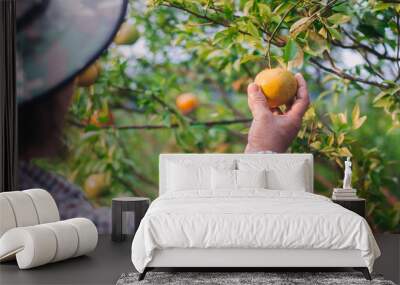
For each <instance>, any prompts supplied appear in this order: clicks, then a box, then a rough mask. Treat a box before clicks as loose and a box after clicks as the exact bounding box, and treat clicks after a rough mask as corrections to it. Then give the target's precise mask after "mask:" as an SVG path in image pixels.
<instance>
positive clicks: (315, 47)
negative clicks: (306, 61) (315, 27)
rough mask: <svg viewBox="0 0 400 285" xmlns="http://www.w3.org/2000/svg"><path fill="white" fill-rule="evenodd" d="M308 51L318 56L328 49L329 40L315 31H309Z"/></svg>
mask: <svg viewBox="0 0 400 285" xmlns="http://www.w3.org/2000/svg"><path fill="white" fill-rule="evenodd" d="M307 46H308V47H309V49H308V52H309V53H310V54H312V55H315V56H318V55H320V54H322V52H323V51H324V50H326V49H327V42H326V41H325V39H324V38H323V37H322V36H321V35H319V34H317V33H316V32H314V31H308V34H307Z"/></svg>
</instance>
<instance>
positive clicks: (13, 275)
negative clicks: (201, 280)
mask: <svg viewBox="0 0 400 285" xmlns="http://www.w3.org/2000/svg"><path fill="white" fill-rule="evenodd" d="M131 241H132V237H130V238H127V239H126V240H125V241H124V242H121V243H115V242H112V241H111V238H110V236H99V244H98V246H97V248H96V250H95V251H94V252H92V253H90V254H89V255H88V256H81V257H77V258H74V259H70V260H65V261H61V262H58V263H52V264H48V265H45V266H42V267H38V268H34V269H29V270H19V269H18V267H17V264H16V262H15V261H14V262H8V263H2V264H0V284H1V285H17V284H18V285H19V284H33V285H35V284H99V285H100V284H115V283H116V281H117V280H118V278H119V276H120V275H121V274H122V273H125V272H132V271H134V267H133V265H132V263H131V260H130V247H131ZM377 242H378V244H379V247H380V248H381V250H382V254H383V256H382V257H381V258H379V259H378V260H377V261H376V266H375V272H376V273H381V274H384V276H385V279H389V280H392V281H394V282H395V283H397V284H400V283H398V282H399V279H400V278H399V277H400V270H398V268H400V265H399V263H400V262H399V258H398V257H399V256H400V239H399V236H398V235H378V236H377ZM180 270H182V271H185V270H184V269H180ZM297 270H300V271H301V270H302V269H297ZM297 270H293V269H292V270H289V271H297ZM313 270H315V271H318V269H317V268H314V269H311V270H310V269H308V270H306V271H313ZM342 270H343V269H339V268H335V269H331V270H321V271H342ZM347 270H348V269H345V270H343V271H347ZM200 271H201V270H200ZM274 271H279V270H277V269H274ZM284 271H287V270H284Z"/></svg>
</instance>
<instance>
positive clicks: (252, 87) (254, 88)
mask: <svg viewBox="0 0 400 285" xmlns="http://www.w3.org/2000/svg"><path fill="white" fill-rule="evenodd" d="M247 91H248V92H249V93H257V92H258V91H259V88H258V85H257V84H255V83H250V84H249V87H248V88H247Z"/></svg>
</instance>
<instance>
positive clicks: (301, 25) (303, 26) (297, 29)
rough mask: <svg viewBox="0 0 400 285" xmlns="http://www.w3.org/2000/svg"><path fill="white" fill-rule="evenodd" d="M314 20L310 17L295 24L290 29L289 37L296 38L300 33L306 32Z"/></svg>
mask: <svg viewBox="0 0 400 285" xmlns="http://www.w3.org/2000/svg"><path fill="white" fill-rule="evenodd" d="M313 21H314V20H313V19H312V18H311V17H304V18H301V19H300V20H298V21H297V22H295V23H294V24H293V25H292V26H291V27H290V31H289V32H290V35H291V36H292V37H294V38H295V37H296V36H297V35H298V34H300V33H301V32H304V31H305V30H307V28H308V26H309V25H310V24H311V23H312V22H313Z"/></svg>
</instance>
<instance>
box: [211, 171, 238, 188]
mask: <svg viewBox="0 0 400 285" xmlns="http://www.w3.org/2000/svg"><path fill="white" fill-rule="evenodd" d="M211 189H212V190H214V191H215V190H222V189H223V190H228V191H232V190H235V189H236V172H235V170H231V169H216V168H211Z"/></svg>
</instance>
